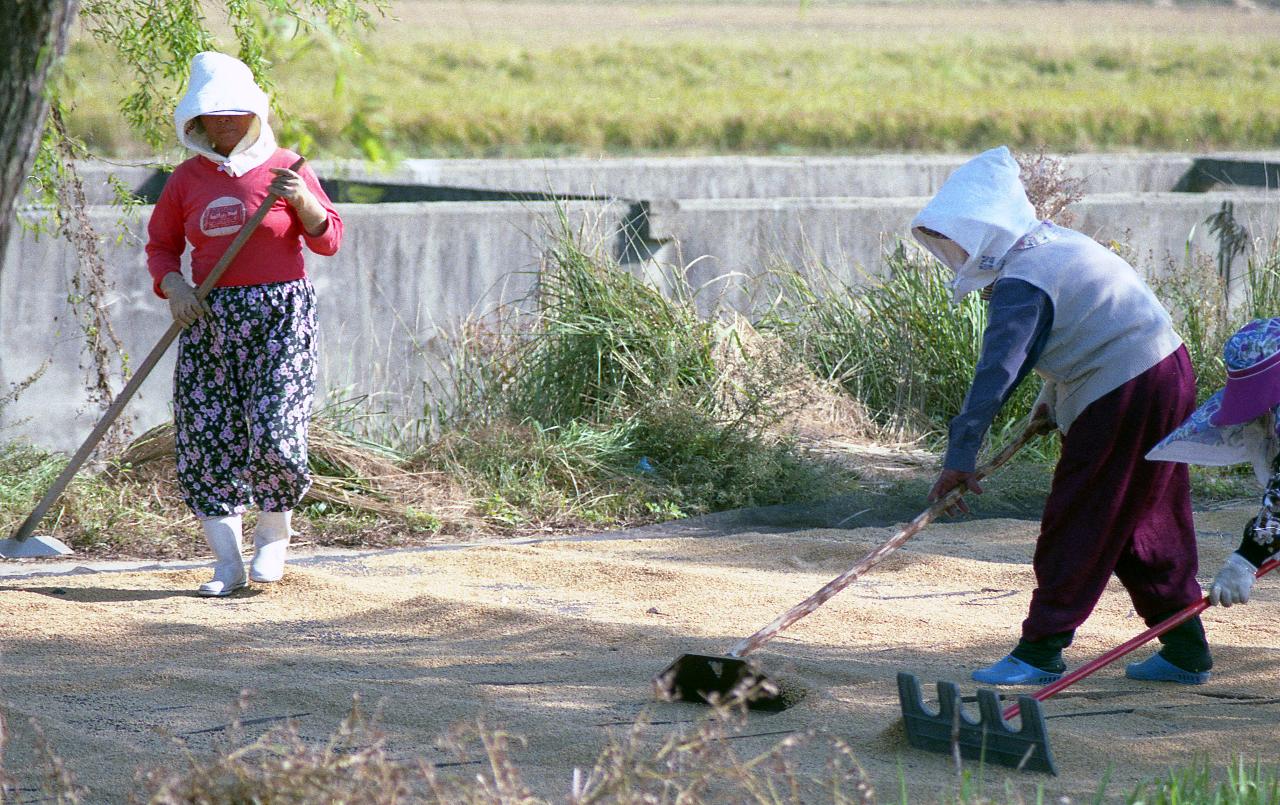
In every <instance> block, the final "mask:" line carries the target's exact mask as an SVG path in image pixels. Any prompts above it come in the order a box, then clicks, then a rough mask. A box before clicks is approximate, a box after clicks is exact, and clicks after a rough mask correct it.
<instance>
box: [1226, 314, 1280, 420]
mask: <svg viewBox="0 0 1280 805" xmlns="http://www.w3.org/2000/svg"><path fill="white" fill-rule="evenodd" d="M1222 360H1223V363H1225V364H1226V365H1227V386H1226V388H1225V389H1223V394H1222V404H1221V406H1220V407H1219V408H1218V410H1217V411H1215V412H1214V413H1213V415H1212V416H1211V417H1210V418H1209V424H1211V425H1213V426H1214V427H1223V426H1225V425H1238V424H1240V423H1242V422H1248V421H1249V420H1251V419H1255V418H1257V417H1259V416H1262V415H1263V414H1264V413H1266V412H1267V409H1269V408H1271V407H1272V406H1274V405H1276V403H1280V318H1274V319H1254V320H1253V321H1251V322H1249V323H1248V324H1246V325H1245V326H1243V327H1241V328H1240V329H1239V330H1237V331H1236V334H1235V335H1233V336H1231V337H1230V338H1228V339H1227V344H1226V346H1224V347H1223V348H1222Z"/></svg>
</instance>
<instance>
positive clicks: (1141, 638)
mask: <svg viewBox="0 0 1280 805" xmlns="http://www.w3.org/2000/svg"><path fill="white" fill-rule="evenodd" d="M1277 567H1280V559H1268V560H1267V561H1266V562H1263V563H1262V567H1260V568H1258V572H1257V574H1255V576H1254V578H1258V579H1260V578H1262V577H1263V576H1264V575H1266V574H1267V573H1270V572H1271V571H1273V570H1275V569H1276V568H1277ZM1210 606H1211V605H1210V603H1209V596H1207V595H1206V596H1205V597H1204V598H1202V599H1200V600H1199V601H1196V602H1195V603H1194V604H1191V605H1189V606H1188V607H1187V608H1186V609H1184V610H1182V611H1180V612H1178V613H1177V614H1176V615H1172V616H1170V617H1169V618H1166V619H1165V620H1163V621H1161V622H1160V623H1157V624H1156V625H1155V626H1152V627H1151V628H1150V629H1148V630H1146V631H1145V632H1143V633H1142V634H1140V635H1138V636H1137V637H1134V638H1131V639H1130V640H1128V641H1126V642H1125V643H1122V644H1121V645H1119V646H1116V647H1115V648H1113V649H1111V650H1110V651H1108V652H1107V653H1106V654H1103V655H1102V656H1101V657H1098V658H1097V659H1096V660H1093V661H1092V662H1088V663H1085V664H1084V665H1082V666H1080V667H1079V668H1077V669H1076V670H1074V671H1072V672H1071V673H1069V674H1067V675H1066V676H1064V677H1062V678H1061V679H1059V680H1058V681H1056V682H1050V683H1049V684H1047V685H1045V686H1044V687H1043V688H1040V690H1037V691H1036V692H1035V693H1033V694H1031V698H1033V699H1035V700H1036V701H1038V702H1042V701H1044V700H1045V699H1047V698H1049V697H1050V696H1052V695H1054V694H1055V693H1057V692H1059V691H1061V690H1062V689H1064V688H1067V687H1070V686H1071V685H1074V684H1075V683H1077V682H1079V681H1080V680H1081V679H1084V678H1085V677H1086V676H1089V675H1090V674H1092V673H1093V672H1094V671H1097V670H1099V669H1101V668H1104V667H1106V666H1108V665H1110V664H1111V663H1113V662H1115V661H1116V660H1118V659H1120V658H1121V657H1123V656H1124V655H1126V654H1128V653H1129V652H1131V651H1133V650H1134V649H1136V648H1138V647H1139V646H1141V645H1142V644H1144V643H1146V642H1148V641H1149V640H1151V638H1153V637H1159V636H1160V635H1162V634H1164V633H1165V632H1167V631H1169V630H1170V629H1173V628H1174V627H1175V626H1178V625H1179V624H1182V623H1186V622H1187V621H1189V620H1191V619H1192V618H1194V617H1195V616H1196V615H1199V614H1200V613H1201V612H1204V611H1205V610H1206V609H1208V608H1209V607H1210ZM1017 714H1018V705H1017V704H1016V703H1015V704H1011V705H1009V706H1008V707H1006V708H1005V711H1004V719H1005V720H1006V721H1008V720H1009V719H1011V718H1013V717H1014V716H1016V715H1017Z"/></svg>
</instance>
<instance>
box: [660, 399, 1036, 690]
mask: <svg viewBox="0 0 1280 805" xmlns="http://www.w3.org/2000/svg"><path fill="white" fill-rule="evenodd" d="M1055 427H1056V426H1055V425H1054V423H1053V421H1052V420H1050V419H1049V418H1047V417H1044V416H1033V417H1032V419H1031V420H1030V421H1029V422H1028V423H1027V425H1026V427H1025V428H1023V430H1022V432H1021V434H1020V435H1019V436H1018V437H1017V438H1016V439H1014V440H1013V441H1012V442H1011V443H1009V444H1008V445H1006V446H1005V448H1004V449H1003V450H1001V451H1000V452H999V454H997V455H996V456H995V457H994V458H992V459H991V461H989V462H987V463H986V464H984V465H983V466H981V467H979V468H978V469H977V471H976V473H975V474H976V475H977V477H978V479H982V478H985V477H986V476H988V475H990V474H991V473H992V472H994V471H995V470H996V469H998V468H999V467H1001V466H1002V465H1004V464H1005V462H1007V461H1008V460H1009V459H1011V458H1013V456H1014V454H1015V453H1017V452H1018V451H1019V450H1021V449H1022V448H1023V446H1025V445H1026V444H1027V443H1028V442H1030V441H1031V440H1032V439H1034V438H1036V437H1037V436H1039V435H1041V434H1043V433H1049V432H1050V431H1052V430H1053V429H1054V428H1055ZM963 494H964V487H963V486H961V487H957V488H955V489H953V490H951V491H950V492H949V493H947V494H946V495H945V496H943V497H942V499H940V500H938V501H937V502H936V503H934V504H933V505H932V506H930V507H929V508H928V509H926V510H924V511H923V512H921V513H920V514H918V515H916V517H915V519H914V520H912V521H911V522H910V523H908V524H907V525H906V526H905V527H904V528H903V529H902V530H901V531H899V532H898V533H897V534H895V535H894V536H893V537H891V538H890V539H889V540H888V541H887V542H885V543H884V544H883V545H881V546H880V547H878V548H876V549H875V550H873V551H872V552H871V553H869V554H867V555H866V556H864V557H863V558H862V559H861V560H860V561H859V562H858V563H857V564H856V565H854V566H853V567H851V568H849V569H848V570H846V571H845V572H844V573H841V574H840V575H839V576H837V577H836V578H834V579H832V580H831V581H829V582H827V584H826V585H825V586H824V587H823V588H822V589H820V590H818V591H817V592H816V593H814V594H813V595H811V596H809V597H808V598H806V599H805V600H803V601H801V602H800V603H798V604H796V605H795V606H794V607H792V608H791V609H789V610H787V611H786V612H784V613H782V614H781V615H779V616H778V617H777V619H775V620H774V621H773V622H772V623H770V624H769V625H768V626H765V627H764V628H763V629H761V630H760V631H758V632H756V633H755V634H753V635H751V636H750V637H747V638H744V639H742V640H740V641H738V643H736V644H735V645H734V646H733V647H732V648H731V649H729V651H728V653H726V654H722V655H715V654H682V655H680V656H679V657H677V658H676V660H675V662H673V663H671V664H670V665H668V666H667V667H666V668H665V669H663V670H662V672H661V673H659V674H658V675H657V676H655V677H654V678H653V684H654V690H655V692H656V693H657V695H658V697H659V698H663V699H668V700H675V701H687V702H702V703H707V704H709V703H711V701H712V700H713V699H715V700H720V701H726V700H730V699H733V698H735V697H736V698H739V699H745V700H746V703H747V706H748V707H750V708H752V709H756V710H771V711H777V710H785V709H786V708H787V707H788V706H790V703H791V701H790V699H789V698H788V697H787V696H785V695H784V694H783V690H782V688H781V687H780V686H779V685H778V684H777V683H776V682H775V681H773V680H772V679H770V678H769V677H768V676H766V675H765V674H764V672H763V671H761V670H760V668H759V667H758V666H757V665H756V664H755V663H753V662H751V661H749V660H745V659H743V658H744V657H745V656H746V655H747V654H750V653H751V652H753V651H755V650H756V649H758V648H760V647H761V646H763V645H764V644H765V643H767V642H769V641H770V640H772V639H773V638H774V636H776V635H777V634H778V633H779V632H781V631H782V630H784V629H786V628H787V627H789V626H791V625H792V624H794V623H795V622H796V621H798V620H800V619H801V618H803V617H805V616H806V615H809V614H811V613H812V612H814V611H815V610H817V609H818V607H820V606H822V605H823V604H824V603H826V602H827V601H828V600H829V599H830V598H831V597H832V596H834V595H835V594H836V593H838V592H840V591H841V590H843V589H844V588H845V587H848V586H849V585H850V584H852V583H853V582H854V581H855V580H857V578H858V577H859V576H861V575H862V574H863V573H865V572H866V571H867V570H869V569H871V568H872V567H874V566H875V565H877V564H879V562H880V561H881V560H883V559H884V558H885V557H887V556H888V555H889V554H891V553H893V552H894V551H896V550H897V549H898V548H900V547H902V545H903V543H905V542H906V541H907V540H909V539H911V538H912V537H913V536H915V535H916V534H917V533H918V532H919V531H920V530H921V529H923V528H924V527H925V526H926V525H928V524H929V523H931V522H932V521H933V520H934V519H935V518H936V517H938V515H940V514H942V513H943V512H945V511H947V510H948V509H949V508H951V507H952V506H953V505H955V503H956V501H957V500H959V499H960V497H961V496H962V495H963Z"/></svg>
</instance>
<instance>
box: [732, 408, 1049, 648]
mask: <svg viewBox="0 0 1280 805" xmlns="http://www.w3.org/2000/svg"><path fill="white" fill-rule="evenodd" d="M1056 427H1057V425H1055V424H1054V423H1053V421H1052V420H1050V419H1048V418H1047V417H1042V416H1035V417H1033V418H1032V419H1031V421H1030V422H1028V423H1027V426H1026V427H1025V428H1024V429H1023V431H1022V433H1021V434H1020V435H1019V436H1018V438H1016V439H1014V440H1013V442H1011V443H1010V444H1008V445H1006V446H1005V448H1004V449H1003V450H1001V451H1000V453H999V454H998V455H997V456H996V457H995V458H993V459H991V461H989V462H987V463H986V464H984V465H983V466H981V467H979V468H978V470H977V472H976V473H975V475H976V476H977V478H978V480H981V479H983V478H985V477H987V476H988V475H990V474H991V473H992V472H994V471H995V470H996V469H998V468H999V467H1000V466H1002V465H1003V464H1004V463H1005V462H1007V461H1008V460H1009V459H1011V458H1013V456H1014V454H1015V453H1017V452H1018V451H1019V450H1021V449H1022V448H1023V446H1025V445H1026V444H1027V442H1029V441H1031V440H1032V439H1034V438H1036V437H1037V436H1039V435H1040V434H1042V433H1049V432H1050V431H1052V430H1053V429H1054V428H1056ZM964 492H965V487H964V486H963V485H962V486H958V487H956V488H955V489H952V490H951V491H950V492H948V493H947V494H946V495H944V496H943V497H942V499H941V500H939V501H937V502H936V503H934V504H933V505H932V506H930V507H929V508H928V509H925V510H924V511H922V512H920V513H919V514H917V515H916V517H915V519H914V520H912V521H911V522H910V523H908V524H907V525H906V526H905V527H904V528H903V529H902V530H901V531H899V532H898V533H897V534H895V535H894V536H893V537H891V538H890V539H889V541H888V542H886V543H884V544H883V545H881V546H880V547H879V548H876V549H875V550H874V551H872V552H871V553H869V554H867V555H866V556H864V557H863V558H862V560H861V561H860V562H858V563H857V564H856V565H854V566H853V567H851V568H849V569H848V570H846V571H845V572H843V573H841V574H840V575H839V576H836V577H835V578H834V579H832V580H831V581H829V582H827V583H826V585H825V586H823V588H822V589H821V590H818V591H817V592H816V593H814V594H813V595H811V596H809V597H808V598H806V599H805V600H803V601H801V602H800V603H798V604H796V605H795V606H793V607H792V608H791V609H788V610H787V611H786V612H784V613H782V614H781V615H779V616H778V617H777V619H776V620H774V622H773V623H770V624H769V625H768V626H766V627H764V628H763V629H761V630H760V631H758V632H756V633H755V634H753V635H751V636H750V637H747V638H744V639H742V640H740V641H739V642H738V643H737V645H735V646H734V647H733V648H731V649H729V656H730V657H744V656H746V655H747V654H750V653H751V652H753V651H755V650H756V649H758V648H760V647H761V646H763V645H764V644H765V643H767V642H769V641H770V640H772V639H773V638H774V636H775V635H777V634H778V632H781V631H782V630H783V629H786V628H787V627H788V626H791V625H792V624H793V623H795V622H796V621H798V620H800V619H801V618H803V617H805V616H806V615H809V614H811V613H812V612H813V611H814V610H816V609H817V608H818V607H820V606H822V605H823V604H825V603H826V602H827V601H828V600H830V599H831V597H832V596H834V595H835V594H836V593H838V592H840V591H841V590H843V589H844V588H845V587H848V586H849V585H850V584H852V583H853V582H854V581H856V580H857V578H858V577H859V576H861V575H862V574H863V573H865V572H867V571H868V570H870V569H871V568H872V567H874V566H876V565H877V564H879V563H880V561H881V560H882V559H884V558H885V557H886V556H888V555H889V554H891V553H893V552H894V551H896V550H898V548H900V547H902V545H903V543H905V542H906V541H907V540H909V539H911V538H912V537H914V536H915V535H916V534H917V533H919V531H920V529H922V528H924V527H925V526H927V525H928V524H929V523H931V522H933V520H934V518H936V517H937V516H938V515H940V514H942V513H943V512H945V511H946V510H947V509H949V508H951V507H952V506H953V505H955V502H956V501H957V500H959V499H960V497H961V496H962V495H964Z"/></svg>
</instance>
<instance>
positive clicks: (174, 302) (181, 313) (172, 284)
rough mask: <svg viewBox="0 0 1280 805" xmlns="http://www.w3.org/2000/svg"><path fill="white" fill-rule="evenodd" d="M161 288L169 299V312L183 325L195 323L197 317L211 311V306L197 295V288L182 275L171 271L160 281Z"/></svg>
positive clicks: (188, 325) (187, 325)
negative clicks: (189, 283)
mask: <svg viewBox="0 0 1280 805" xmlns="http://www.w3.org/2000/svg"><path fill="white" fill-rule="evenodd" d="M160 290H162V291H164V295H165V297H166V298H167V299H168V300H169V312H170V313H171V314H173V320H174V321H176V322H178V323H179V324H181V325H182V326H183V327H190V326H191V325H192V324H195V322H196V319H198V318H200V317H201V316H203V315H205V314H206V313H208V312H209V306H208V305H207V304H206V303H205V302H203V301H201V300H200V299H198V298H197V297H196V289H195V288H192V287H191V286H190V285H188V284H187V281H186V280H185V279H183V278H182V275H181V274H179V273H178V272H176V271H170V272H169V273H168V274H165V275H164V279H162V280H161V281H160Z"/></svg>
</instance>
